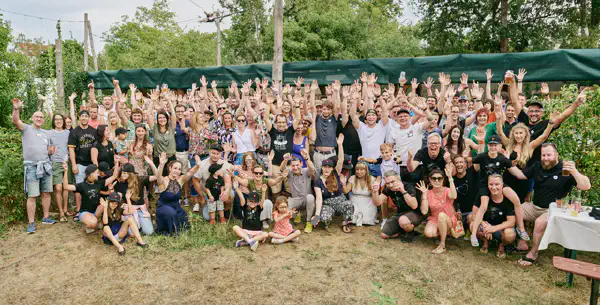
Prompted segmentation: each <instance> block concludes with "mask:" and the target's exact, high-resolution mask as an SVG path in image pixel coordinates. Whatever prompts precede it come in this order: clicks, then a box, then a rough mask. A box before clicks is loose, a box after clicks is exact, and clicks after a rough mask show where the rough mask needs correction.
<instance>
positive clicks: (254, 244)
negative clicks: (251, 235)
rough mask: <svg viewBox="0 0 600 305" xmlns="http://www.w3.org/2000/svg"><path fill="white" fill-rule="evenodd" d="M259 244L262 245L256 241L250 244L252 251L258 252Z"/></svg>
mask: <svg viewBox="0 0 600 305" xmlns="http://www.w3.org/2000/svg"><path fill="white" fill-rule="evenodd" d="M258 244H260V243H259V242H257V241H255V240H253V241H252V242H251V243H250V250H252V251H256V249H258Z"/></svg>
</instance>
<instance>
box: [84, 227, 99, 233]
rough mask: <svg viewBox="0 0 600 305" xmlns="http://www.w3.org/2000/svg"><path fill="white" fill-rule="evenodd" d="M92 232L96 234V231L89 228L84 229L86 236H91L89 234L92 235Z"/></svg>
mask: <svg viewBox="0 0 600 305" xmlns="http://www.w3.org/2000/svg"><path fill="white" fill-rule="evenodd" d="M94 232H96V230H94V229H90V228H85V233H86V234H91V233H94Z"/></svg>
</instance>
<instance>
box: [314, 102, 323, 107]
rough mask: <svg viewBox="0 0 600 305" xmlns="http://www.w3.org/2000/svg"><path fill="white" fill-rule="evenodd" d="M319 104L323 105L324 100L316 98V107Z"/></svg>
mask: <svg viewBox="0 0 600 305" xmlns="http://www.w3.org/2000/svg"><path fill="white" fill-rule="evenodd" d="M317 106H323V101H322V100H316V101H315V107H317Z"/></svg>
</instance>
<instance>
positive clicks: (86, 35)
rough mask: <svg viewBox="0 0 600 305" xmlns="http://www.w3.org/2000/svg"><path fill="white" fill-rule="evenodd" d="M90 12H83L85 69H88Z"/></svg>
mask: <svg viewBox="0 0 600 305" xmlns="http://www.w3.org/2000/svg"><path fill="white" fill-rule="evenodd" d="M87 24H88V14H87V13H84V14H83V71H85V72H87V71H88V44H89V43H88V39H89V37H88V36H89V34H88V26H87Z"/></svg>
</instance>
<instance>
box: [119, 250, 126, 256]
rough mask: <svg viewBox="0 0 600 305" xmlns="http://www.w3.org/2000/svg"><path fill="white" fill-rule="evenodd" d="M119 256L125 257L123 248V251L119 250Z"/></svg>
mask: <svg viewBox="0 0 600 305" xmlns="http://www.w3.org/2000/svg"><path fill="white" fill-rule="evenodd" d="M118 252H119V256H124V255H125V248H123V251H121V250H119V251H118Z"/></svg>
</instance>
